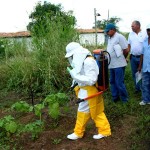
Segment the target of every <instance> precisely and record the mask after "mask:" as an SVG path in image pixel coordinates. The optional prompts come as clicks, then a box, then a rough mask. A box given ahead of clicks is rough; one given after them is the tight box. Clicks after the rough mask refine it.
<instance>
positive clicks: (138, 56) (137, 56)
mask: <svg viewBox="0 0 150 150" xmlns="http://www.w3.org/2000/svg"><path fill="white" fill-rule="evenodd" d="M131 56H133V57H136V58H140V56H141V55H133V54H131Z"/></svg>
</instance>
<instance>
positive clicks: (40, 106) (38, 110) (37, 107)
mask: <svg viewBox="0 0 150 150" xmlns="http://www.w3.org/2000/svg"><path fill="white" fill-rule="evenodd" d="M43 108H44V103H42V104H36V105H34V112H35V115H37V116H39V117H40V120H41V119H42V109H43Z"/></svg>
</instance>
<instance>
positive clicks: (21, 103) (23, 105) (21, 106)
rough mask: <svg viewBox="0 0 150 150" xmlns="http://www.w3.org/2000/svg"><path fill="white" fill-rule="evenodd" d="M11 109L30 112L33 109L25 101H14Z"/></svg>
mask: <svg viewBox="0 0 150 150" xmlns="http://www.w3.org/2000/svg"><path fill="white" fill-rule="evenodd" d="M11 109H12V110H16V111H20V112H31V111H32V110H33V107H32V106H30V105H29V104H28V103H27V102H25V101H19V102H16V103H14V104H13V105H12V106H11Z"/></svg>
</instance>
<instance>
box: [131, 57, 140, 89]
mask: <svg viewBox="0 0 150 150" xmlns="http://www.w3.org/2000/svg"><path fill="white" fill-rule="evenodd" d="M139 63H140V57H138V58H137V57H134V56H131V59H130V64H131V71H132V78H133V81H134V85H135V90H136V91H141V87H142V84H141V82H139V83H138V84H136V79H135V73H136V72H137V71H138V67H139Z"/></svg>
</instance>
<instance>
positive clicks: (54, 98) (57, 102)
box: [44, 93, 68, 119]
mask: <svg viewBox="0 0 150 150" xmlns="http://www.w3.org/2000/svg"><path fill="white" fill-rule="evenodd" d="M67 102H68V97H67V96H66V94H65V93H57V94H50V95H48V96H47V97H46V98H45V100H44V103H45V104H48V108H49V115H50V116H51V117H52V118H53V119H58V117H59V115H60V106H64V105H65V104H66V103H67Z"/></svg>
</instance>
